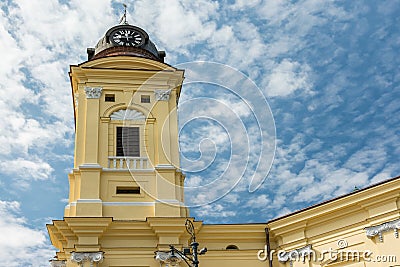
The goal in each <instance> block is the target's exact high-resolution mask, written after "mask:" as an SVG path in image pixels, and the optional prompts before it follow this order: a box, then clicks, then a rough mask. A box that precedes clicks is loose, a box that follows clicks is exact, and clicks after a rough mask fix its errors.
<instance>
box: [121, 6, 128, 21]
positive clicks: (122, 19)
mask: <svg viewBox="0 0 400 267" xmlns="http://www.w3.org/2000/svg"><path fill="white" fill-rule="evenodd" d="M123 5H124V15H122V17H121V19H120V20H119V24H122V22H123V24H128V21H127V20H126V7H127V6H126V4H123Z"/></svg>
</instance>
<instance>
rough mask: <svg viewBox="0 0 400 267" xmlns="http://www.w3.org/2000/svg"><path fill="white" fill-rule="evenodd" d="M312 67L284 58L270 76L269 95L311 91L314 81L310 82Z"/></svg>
mask: <svg viewBox="0 0 400 267" xmlns="http://www.w3.org/2000/svg"><path fill="white" fill-rule="evenodd" d="M310 72H311V69H310V67H309V66H308V65H307V64H303V65H301V64H300V63H298V62H293V61H291V60H288V59H284V60H283V61H282V62H280V63H279V64H277V65H276V66H275V68H274V69H273V71H272V74H271V75H270V77H269V82H268V86H267V93H268V95H269V96H271V97H272V96H287V95H289V94H291V93H293V92H294V91H296V90H304V91H305V92H310V90H311V88H312V83H311V82H310V78H309V75H310Z"/></svg>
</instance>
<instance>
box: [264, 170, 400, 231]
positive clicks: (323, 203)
mask: <svg viewBox="0 0 400 267" xmlns="http://www.w3.org/2000/svg"><path fill="white" fill-rule="evenodd" d="M395 180H400V176H397V177H394V178H390V179H387V180H384V181H381V182H379V183H376V184H372V185H369V186H367V187H365V188H362V189H359V190H357V191H353V192H350V193H347V194H344V195H341V196H338V197H335V198H332V199H328V200H325V201H323V202H320V203H317V204H314V205H311V206H308V207H306V208H303V209H300V210H296V211H294V212H291V213H289V214H286V215H283V216H280V217H277V218H274V219H272V220H269V221H267V224H269V223H272V222H276V221H279V220H281V219H284V218H288V217H290V216H293V215H295V214H299V213H302V212H305V211H307V210H310V209H313V208H316V207H319V206H323V205H325V204H328V203H331V202H334V201H337V200H340V199H343V198H345V197H348V196H351V195H356V194H360V193H361V192H364V191H366V190H369V189H371V188H375V187H378V186H380V185H383V184H387V183H390V182H392V181H395Z"/></svg>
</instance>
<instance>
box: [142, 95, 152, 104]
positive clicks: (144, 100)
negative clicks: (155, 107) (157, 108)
mask: <svg viewBox="0 0 400 267" xmlns="http://www.w3.org/2000/svg"><path fill="white" fill-rule="evenodd" d="M141 102H142V103H150V96H149V95H142V96H141Z"/></svg>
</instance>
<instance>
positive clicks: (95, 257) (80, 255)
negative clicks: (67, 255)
mask: <svg viewBox="0 0 400 267" xmlns="http://www.w3.org/2000/svg"><path fill="white" fill-rule="evenodd" d="M103 254H104V252H102V251H99V252H72V254H71V261H73V262H76V263H78V265H79V266H83V263H84V262H86V261H89V262H90V267H93V263H94V262H96V263H98V262H101V261H102V260H103Z"/></svg>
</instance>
